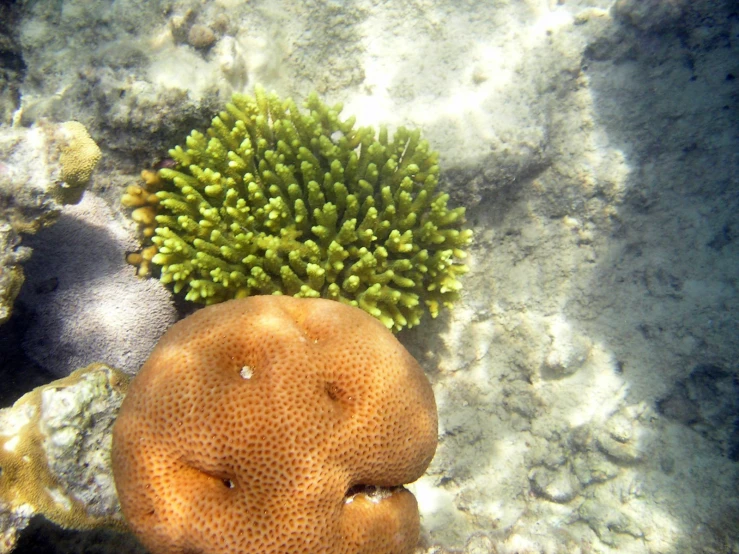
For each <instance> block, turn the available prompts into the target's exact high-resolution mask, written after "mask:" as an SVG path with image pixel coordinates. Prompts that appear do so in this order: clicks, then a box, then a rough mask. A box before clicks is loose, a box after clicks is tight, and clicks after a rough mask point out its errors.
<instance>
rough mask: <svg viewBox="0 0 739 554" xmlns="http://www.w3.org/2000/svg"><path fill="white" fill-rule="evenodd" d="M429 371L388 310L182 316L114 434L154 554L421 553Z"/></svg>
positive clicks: (134, 520)
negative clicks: (388, 323)
mask: <svg viewBox="0 0 739 554" xmlns="http://www.w3.org/2000/svg"><path fill="white" fill-rule="evenodd" d="M436 440H437V415H436V405H435V402H434V396H433V393H432V390H431V386H430V384H429V382H428V380H427V379H426V376H425V375H424V373H423V370H422V369H421V367H420V366H419V365H418V363H417V362H416V361H415V360H414V359H413V357H412V356H411V355H410V354H409V353H408V352H407V351H406V350H405V349H404V348H403V346H402V345H401V344H400V343H399V342H398V341H397V339H396V338H395V337H394V336H393V335H392V333H390V332H389V331H388V330H387V329H385V328H384V327H383V326H382V325H381V324H380V323H379V322H378V321H376V320H374V319H373V318H372V317H370V316H369V315H367V314H366V313H364V312H362V311H361V310H359V309H357V308H353V307H350V306H345V305H342V304H340V303H338V302H332V301H328V300H323V299H313V298H290V297H286V296H255V297H251V298H247V299H241V300H231V301H228V302H225V303H222V304H219V305H215V306H209V307H206V308H204V309H202V310H199V311H198V312H196V313H195V314H193V315H191V316H190V317H188V318H186V319H184V320H182V321H180V322H179V323H176V324H175V325H174V326H172V327H171V328H170V330H169V331H167V333H166V334H165V335H164V337H163V338H162V339H161V340H160V342H159V344H158V345H157V347H156V348H155V350H154V351H153V352H152V355H151V357H150V358H149V360H148V361H147V362H146V364H145V365H144V366H143V368H142V369H141V372H140V373H139V374H138V375H137V376H136V378H135V379H134V380H133V382H132V384H131V387H130V389H129V392H128V395H127V396H126V399H125V400H124V403H123V406H122V407H121V411H120V414H119V416H118V420H117V422H116V424H115V427H114V430H113V471H114V475H115V481H116V487H117V489H118V494H119V498H120V502H121V506H122V508H123V513H124V515H125V516H126V519H127V521H128V523H129V524H130V526H131V528H132V529H133V531H134V532H135V533H136V534H137V536H138V537H139V538H140V539H141V540H142V542H143V543H144V545H145V546H146V547H147V548H148V549H149V550H150V551H151V552H152V553H154V554H164V553H167V554H185V553H187V554H198V553H201V554H206V553H207V554H238V553H243V554H246V553H249V554H251V553H259V554H284V553H290V554H316V553H319V552H320V553H324V554H363V553H364V554H391V553H392V554H409V553H410V552H413V549H414V547H415V546H416V543H417V542H418V535H419V515H418V508H417V505H416V500H415V498H414V497H413V495H412V494H411V493H410V492H408V491H407V490H405V489H404V488H402V487H400V486H399V485H402V484H404V483H409V482H411V481H414V480H416V479H418V478H419V477H420V476H421V475H422V474H423V472H424V471H425V469H426V467H427V466H428V464H429V462H430V461H431V458H432V457H433V455H434V451H435V448H436Z"/></svg>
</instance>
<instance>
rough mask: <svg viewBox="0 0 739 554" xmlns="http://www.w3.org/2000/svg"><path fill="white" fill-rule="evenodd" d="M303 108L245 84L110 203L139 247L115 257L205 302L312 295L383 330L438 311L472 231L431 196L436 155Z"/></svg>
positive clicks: (398, 137)
mask: <svg viewBox="0 0 739 554" xmlns="http://www.w3.org/2000/svg"><path fill="white" fill-rule="evenodd" d="M305 107H306V109H307V112H301V111H300V110H299V109H298V108H297V106H296V105H295V103H294V102H293V101H292V100H291V99H287V100H281V99H280V98H279V97H278V96H277V95H275V94H266V93H265V92H264V90H262V89H261V88H259V87H256V88H255V92H254V97H251V96H246V95H242V94H235V95H234V96H233V99H232V102H231V103H230V104H227V106H226V109H225V111H222V112H221V113H220V114H219V115H218V116H217V117H215V118H214V119H213V122H212V125H211V127H210V128H209V129H208V130H207V132H206V133H205V134H203V133H200V132H198V131H193V132H192V133H191V134H190V136H189V137H188V138H187V141H186V144H185V146H184V147H181V146H177V147H176V148H174V149H172V150H170V151H169V155H170V156H171V157H172V159H173V160H174V162H175V163H176V165H175V167H174V168H172V169H170V168H164V169H160V170H159V172H158V175H154V174H152V173H150V172H146V173H144V177H145V181H146V186H145V187H140V186H131V187H128V189H127V190H126V193H125V194H124V195H123V197H122V203H123V204H124V205H125V206H127V207H131V208H135V209H134V210H133V212H132V214H131V216H132V218H133V219H134V220H135V221H136V222H137V223H138V224H139V226H140V228H141V230H142V234H143V236H144V238H145V240H146V241H147V245H146V246H145V247H144V249H143V250H142V252H141V253H137V254H135V255H133V256H131V257H130V258H129V260H130V261H131V262H132V263H134V264H136V265H139V268H140V269H139V273H140V274H142V275H147V274H149V273H150V271H152V269H151V264H153V265H154V266H156V268H157V270H156V271H157V272H158V273H159V274H160V279H161V280H162V281H163V282H165V283H171V284H172V285H173V286H174V290H175V292H180V291H182V290H184V291H186V298H187V299H188V300H191V301H195V302H204V303H206V304H212V303H215V302H221V301H223V300H227V299H229V298H242V297H246V296H250V295H253V294H288V295H292V296H297V297H323V298H329V299H333V300H339V301H341V302H344V303H346V304H350V305H353V306H358V307H360V308H362V309H363V310H365V311H366V312H368V313H370V314H371V315H373V316H375V317H376V318H378V319H379V320H380V321H382V323H383V324H385V326H387V327H388V328H390V329H393V330H396V331H397V330H400V329H402V328H404V327H406V326H407V327H412V326H414V325H417V324H418V322H419V321H420V318H421V315H422V314H423V312H424V311H425V310H426V309H427V310H428V311H429V312H430V313H431V315H432V316H433V317H436V315H437V314H438V313H439V310H440V308H441V307H442V306H446V307H451V305H452V304H453V302H454V301H455V300H457V298H458V294H459V290H460V289H461V283H460V282H459V280H458V277H459V276H460V275H462V274H463V273H465V272H466V271H467V267H466V266H465V265H463V264H462V263H461V260H462V259H463V258H464V257H465V255H466V254H465V251H464V249H465V247H466V246H467V245H468V244H469V243H470V241H471V239H472V231H470V230H468V229H462V224H463V222H464V212H465V209H464V208H462V207H459V208H454V209H449V208H448V207H447V201H448V199H449V196H448V195H447V194H442V193H437V192H436V186H437V184H438V180H439V165H438V154H437V153H436V152H432V151H431V150H430V147H429V144H428V143H427V142H426V141H425V140H422V139H421V138H420V132H419V131H409V130H407V129H405V128H400V129H398V130H397V131H396V133H395V135H394V136H393V137H392V138H390V137H389V136H388V131H387V129H386V128H384V127H383V128H381V129H380V132H379V135H376V134H375V131H374V130H373V129H372V128H371V127H360V128H355V127H354V118H349V119H347V120H344V121H342V120H340V119H339V113H340V112H341V106H340V105H338V106H335V107H333V108H331V107H328V106H326V105H324V104H322V103H321V102H320V101H319V100H318V97H317V96H316V95H315V94H311V95H309V96H308V98H307V100H306V103H305Z"/></svg>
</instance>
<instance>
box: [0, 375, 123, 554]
mask: <svg viewBox="0 0 739 554" xmlns="http://www.w3.org/2000/svg"><path fill="white" fill-rule="evenodd" d="M127 384H128V379H127V377H126V376H125V375H124V374H123V373H121V372H119V371H118V370H116V369H113V368H111V367H109V366H106V365H103V364H92V365H90V366H88V367H86V368H82V369H79V370H77V371H75V372H74V373H72V374H71V375H69V376H68V377H65V378H64V379H59V380H57V381H53V382H52V383H49V384H48V385H44V386H41V387H38V388H36V389H34V390H33V391H31V392H30V393H28V394H26V395H25V396H23V397H21V398H20V399H19V400H18V401H17V402H16V403H15V404H14V405H13V407H12V408H6V409H4V410H0V538H1V539H2V540H6V541H9V542H10V544H11V546H12V543H14V542H15V538H16V533H17V531H20V529H22V528H23V527H25V525H26V524H27V523H28V520H29V519H30V517H31V516H32V515H33V514H36V513H38V514H43V515H44V516H45V517H46V518H48V519H50V520H51V521H53V522H55V523H57V524H59V525H61V526H63V527H71V528H76V529H80V528H91V527H96V526H100V525H110V526H117V527H122V521H121V516H120V513H119V512H120V509H119V506H118V502H117V499H116V495H115V489H114V487H113V484H112V482H111V479H110V475H111V470H110V456H109V452H110V441H111V434H110V432H109V429H110V426H111V425H112V423H113V420H114V418H115V416H116V414H117V411H118V407H119V406H120V403H121V401H122V399H123V395H124V394H125V392H126V388H127ZM8 522H12V523H11V525H10V526H8ZM1 550H2V548H0V551H1Z"/></svg>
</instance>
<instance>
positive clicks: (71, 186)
mask: <svg viewBox="0 0 739 554" xmlns="http://www.w3.org/2000/svg"><path fill="white" fill-rule="evenodd" d="M58 138H59V143H60V147H59V149H60V150H61V156H60V158H59V162H60V164H61V166H62V180H63V181H64V185H63V186H62V193H63V196H64V198H63V201H64V202H65V203H76V202H78V201H79V199H80V198H81V197H82V191H83V190H84V187H85V186H86V185H87V183H89V182H90V177H91V176H92V172H93V170H94V169H95V166H97V164H98V162H99V161H100V156H101V155H102V154H101V152H100V148H99V147H98V145H97V144H95V141H94V140H92V137H91V136H90V133H88V132H87V129H86V128H85V126H84V125H82V123H79V122H78V121H67V122H66V123H62V124H61V126H60V127H59V131H58Z"/></svg>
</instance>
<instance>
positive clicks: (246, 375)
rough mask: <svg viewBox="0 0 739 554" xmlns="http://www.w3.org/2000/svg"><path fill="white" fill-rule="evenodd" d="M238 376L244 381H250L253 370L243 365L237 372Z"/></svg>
mask: <svg viewBox="0 0 739 554" xmlns="http://www.w3.org/2000/svg"><path fill="white" fill-rule="evenodd" d="M239 375H241V376H242V377H243V378H244V379H251V378H252V376H253V375H254V370H253V369H252V368H250V367H249V366H248V365H245V366H244V367H242V368H241V371H240V372H239Z"/></svg>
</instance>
